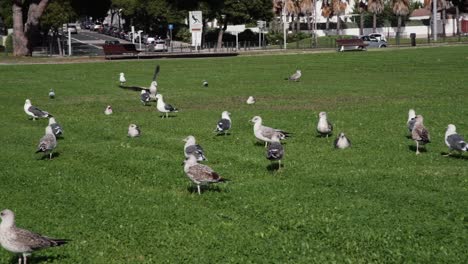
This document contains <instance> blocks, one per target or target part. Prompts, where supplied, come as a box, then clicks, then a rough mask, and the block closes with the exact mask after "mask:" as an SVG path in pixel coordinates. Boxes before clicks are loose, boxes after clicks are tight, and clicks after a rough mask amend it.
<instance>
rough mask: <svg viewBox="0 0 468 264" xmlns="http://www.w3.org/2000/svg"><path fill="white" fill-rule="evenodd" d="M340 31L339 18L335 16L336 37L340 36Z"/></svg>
mask: <svg viewBox="0 0 468 264" xmlns="http://www.w3.org/2000/svg"><path fill="white" fill-rule="evenodd" d="M340 31H341V25H340V16H339V15H337V16H336V34H337V35H338V36H341V34H340Z"/></svg>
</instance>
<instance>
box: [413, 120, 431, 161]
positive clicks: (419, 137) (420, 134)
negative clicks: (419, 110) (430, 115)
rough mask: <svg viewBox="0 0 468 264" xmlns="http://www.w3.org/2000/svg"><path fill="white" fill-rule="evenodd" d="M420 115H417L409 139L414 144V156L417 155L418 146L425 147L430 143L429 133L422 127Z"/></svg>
mask: <svg viewBox="0 0 468 264" xmlns="http://www.w3.org/2000/svg"><path fill="white" fill-rule="evenodd" d="M423 121H424V119H423V117H422V115H417V116H416V118H415V122H414V128H413V131H411V138H412V139H413V140H414V141H415V142H416V154H419V144H421V145H425V144H427V143H430V142H431V139H430V136H429V131H428V130H427V129H426V128H425V127H424V124H423Z"/></svg>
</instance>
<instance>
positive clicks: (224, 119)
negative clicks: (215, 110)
mask: <svg viewBox="0 0 468 264" xmlns="http://www.w3.org/2000/svg"><path fill="white" fill-rule="evenodd" d="M230 115H231V113H229V112H228V111H223V112H222V113H221V119H220V120H219V121H218V124H217V125H216V129H215V131H214V132H216V133H218V134H221V133H224V135H226V134H227V131H228V130H229V129H230V128H231V125H232V123H231V117H230Z"/></svg>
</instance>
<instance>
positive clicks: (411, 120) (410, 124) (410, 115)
mask: <svg viewBox="0 0 468 264" xmlns="http://www.w3.org/2000/svg"><path fill="white" fill-rule="evenodd" d="M415 118H416V112H415V111H414V109H410V110H409V111H408V121H407V122H406V126H407V127H408V130H409V132H410V133H411V132H412V131H413V127H414V122H415V120H414V119H415Z"/></svg>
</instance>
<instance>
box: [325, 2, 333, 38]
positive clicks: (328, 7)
mask: <svg viewBox="0 0 468 264" xmlns="http://www.w3.org/2000/svg"><path fill="white" fill-rule="evenodd" d="M322 16H323V17H325V18H326V19H327V22H326V24H325V30H326V32H327V34H328V30H329V29H330V17H333V8H332V7H331V0H323V2H322Z"/></svg>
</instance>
